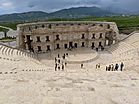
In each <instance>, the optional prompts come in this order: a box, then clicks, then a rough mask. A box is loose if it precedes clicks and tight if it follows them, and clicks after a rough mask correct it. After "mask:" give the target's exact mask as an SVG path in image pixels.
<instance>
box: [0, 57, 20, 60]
mask: <svg viewBox="0 0 139 104" xmlns="http://www.w3.org/2000/svg"><path fill="white" fill-rule="evenodd" d="M0 59H3V60H9V61H20V60H19V59H12V58H5V57H0Z"/></svg>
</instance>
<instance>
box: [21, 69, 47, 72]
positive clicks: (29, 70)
mask: <svg viewBox="0 0 139 104" xmlns="http://www.w3.org/2000/svg"><path fill="white" fill-rule="evenodd" d="M22 71H28V72H31V71H41V72H42V71H46V70H45V69H40V70H39V69H37V70H34V69H26V70H22Z"/></svg>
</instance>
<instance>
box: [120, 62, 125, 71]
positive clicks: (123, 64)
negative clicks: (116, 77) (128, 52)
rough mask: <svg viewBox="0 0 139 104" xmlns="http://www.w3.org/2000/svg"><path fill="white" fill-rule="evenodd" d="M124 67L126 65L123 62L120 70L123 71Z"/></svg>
mask: <svg viewBox="0 0 139 104" xmlns="http://www.w3.org/2000/svg"><path fill="white" fill-rule="evenodd" d="M123 67H124V63H123V62H121V65H120V70H121V71H123Z"/></svg>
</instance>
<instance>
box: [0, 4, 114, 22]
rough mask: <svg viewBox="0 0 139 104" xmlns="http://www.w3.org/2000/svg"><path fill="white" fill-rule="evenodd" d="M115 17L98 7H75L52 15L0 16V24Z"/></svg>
mask: <svg viewBox="0 0 139 104" xmlns="http://www.w3.org/2000/svg"><path fill="white" fill-rule="evenodd" d="M112 15H116V14H114V13H111V12H110V11H107V10H103V9H101V8H98V7H77V8H69V9H63V10H59V11H56V12H52V13H45V12H42V11H33V12H26V13H13V14H5V15H1V16H0V22H3V21H4V22H12V21H27V22H28V21H37V20H47V19H48V18H80V17H86V16H101V17H102V16H112Z"/></svg>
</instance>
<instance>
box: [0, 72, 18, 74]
mask: <svg viewBox="0 0 139 104" xmlns="http://www.w3.org/2000/svg"><path fill="white" fill-rule="evenodd" d="M0 74H17V72H0Z"/></svg>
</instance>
